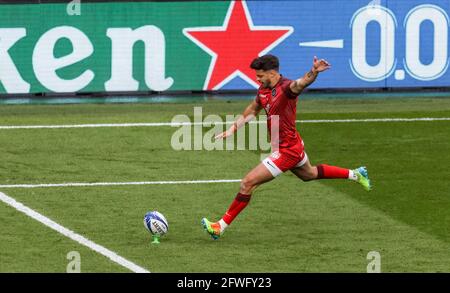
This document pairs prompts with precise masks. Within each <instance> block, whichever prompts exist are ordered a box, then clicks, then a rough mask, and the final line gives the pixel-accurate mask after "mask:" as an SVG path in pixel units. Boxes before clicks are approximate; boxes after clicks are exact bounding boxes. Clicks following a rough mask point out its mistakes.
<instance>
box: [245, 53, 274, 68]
mask: <svg viewBox="0 0 450 293" xmlns="http://www.w3.org/2000/svg"><path fill="white" fill-rule="evenodd" d="M250 68H251V69H255V70H264V71H267V70H271V69H273V70H276V71H278V69H279V68H280V62H279V61H278V57H277V56H274V55H269V54H268V55H264V56H261V57H258V58H255V59H253V61H252V63H251V64H250Z"/></svg>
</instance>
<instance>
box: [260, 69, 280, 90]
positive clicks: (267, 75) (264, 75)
mask: <svg viewBox="0 0 450 293" xmlns="http://www.w3.org/2000/svg"><path fill="white" fill-rule="evenodd" d="M255 72H256V80H257V81H258V82H259V83H260V84H261V85H262V86H263V87H265V88H268V87H270V85H271V84H272V83H273V80H274V78H275V76H276V71H275V70H267V71H264V70H262V69H258V70H255Z"/></svg>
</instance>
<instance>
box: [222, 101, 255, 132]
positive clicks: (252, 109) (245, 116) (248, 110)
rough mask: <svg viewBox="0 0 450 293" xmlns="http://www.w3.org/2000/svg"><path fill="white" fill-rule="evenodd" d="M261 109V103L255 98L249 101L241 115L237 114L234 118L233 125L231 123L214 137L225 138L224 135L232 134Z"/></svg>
mask: <svg viewBox="0 0 450 293" xmlns="http://www.w3.org/2000/svg"><path fill="white" fill-rule="evenodd" d="M261 109H262V107H261V105H260V104H258V103H257V102H256V101H255V100H253V101H252V102H251V103H250V105H248V106H247V108H245V110H244V113H243V114H242V115H241V116H239V118H238V119H236V121H235V122H234V123H233V125H231V127H230V128H229V129H228V130H227V131H224V132H222V133H219V134H218V135H216V136H215V139H221V138H226V137H228V136H230V135H232V134H233V133H235V132H236V131H237V130H238V129H239V128H241V127H242V126H244V125H245V123H247V122H249V121H250V120H252V119H253V118H255V117H256V116H257V115H258V113H259V111H261Z"/></svg>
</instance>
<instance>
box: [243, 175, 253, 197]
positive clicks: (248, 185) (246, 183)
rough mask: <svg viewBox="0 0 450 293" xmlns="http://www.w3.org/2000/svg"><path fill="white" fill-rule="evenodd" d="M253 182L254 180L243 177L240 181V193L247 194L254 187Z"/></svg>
mask: <svg viewBox="0 0 450 293" xmlns="http://www.w3.org/2000/svg"><path fill="white" fill-rule="evenodd" d="M254 186H255V182H254V180H252V179H250V178H247V177H244V179H242V181H241V193H244V194H249V193H250V192H251V190H253V189H254Z"/></svg>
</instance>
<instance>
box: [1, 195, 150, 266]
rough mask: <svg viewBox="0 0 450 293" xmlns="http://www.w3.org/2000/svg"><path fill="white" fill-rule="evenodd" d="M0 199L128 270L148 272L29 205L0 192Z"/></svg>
mask: <svg viewBox="0 0 450 293" xmlns="http://www.w3.org/2000/svg"><path fill="white" fill-rule="evenodd" d="M0 200H1V201H2V202H4V203H6V204H7V205H10V206H11V207H13V208H15V209H16V210H18V211H19V212H22V213H24V214H25V215H27V216H29V217H30V218H32V219H34V220H36V221H38V222H40V223H41V224H44V225H45V226H47V227H49V228H51V229H53V230H55V231H56V232H58V233H60V234H62V235H64V236H66V237H68V238H70V239H72V240H74V241H76V242H78V243H80V244H81V245H84V246H86V247H88V248H90V249H92V250H94V251H96V252H98V253H100V254H102V255H103V256H106V257H107V258H109V259H110V260H112V261H113V262H115V263H117V264H119V265H121V266H123V267H125V268H127V269H129V270H130V271H133V272H135V273H150V272H149V271H148V270H146V269H144V268H142V267H140V266H138V265H136V264H134V263H132V262H131V261H129V260H127V259H125V258H123V257H121V256H120V255H118V254H117V253H115V252H113V251H111V250H109V249H107V248H105V247H103V246H101V245H98V244H96V243H94V242H92V241H91V240H89V239H87V238H85V237H83V236H81V235H79V234H77V233H75V232H73V231H71V230H69V229H67V228H65V227H63V226H61V225H59V224H58V223H56V222H54V221H52V220H50V219H49V218H47V217H45V216H43V215H41V214H40V213H38V212H36V211H35V210H32V209H30V208H29V207H27V206H25V205H24V204H22V203H20V202H18V201H16V200H15V199H14V198H12V197H9V196H7V195H6V194H4V193H2V192H0Z"/></svg>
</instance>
